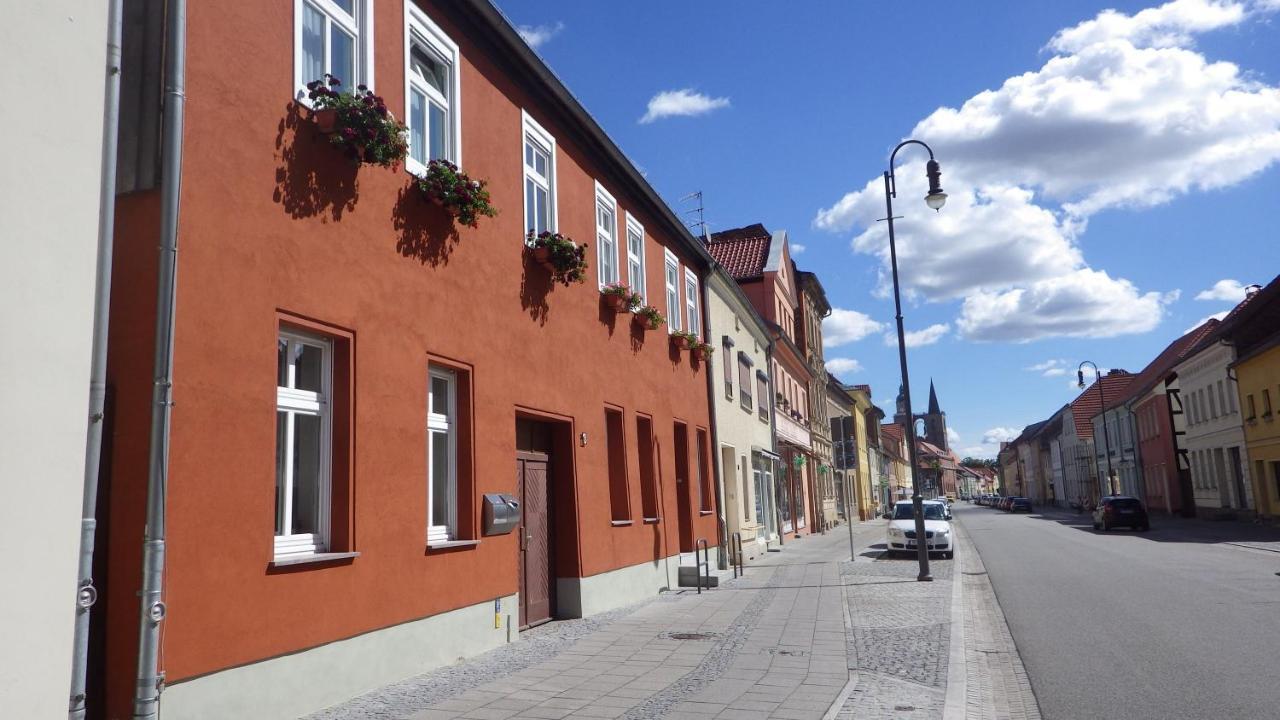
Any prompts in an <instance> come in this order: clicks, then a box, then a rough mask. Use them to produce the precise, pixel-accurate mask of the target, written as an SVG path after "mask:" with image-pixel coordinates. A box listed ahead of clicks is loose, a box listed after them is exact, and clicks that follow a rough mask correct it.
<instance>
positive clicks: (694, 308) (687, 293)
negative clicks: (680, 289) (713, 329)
mask: <svg viewBox="0 0 1280 720" xmlns="http://www.w3.org/2000/svg"><path fill="white" fill-rule="evenodd" d="M698 296H699V293H698V275H697V274H696V273H695V272H694V271H693V270H691V269H689V268H685V269H684V309H685V319H686V320H687V321H688V329H689V332H690V333H693V334H694V335H697V336H698V339H699V340H701V339H702V315H700V314H699V313H700V312H701V307H700V303H699V302H698Z"/></svg>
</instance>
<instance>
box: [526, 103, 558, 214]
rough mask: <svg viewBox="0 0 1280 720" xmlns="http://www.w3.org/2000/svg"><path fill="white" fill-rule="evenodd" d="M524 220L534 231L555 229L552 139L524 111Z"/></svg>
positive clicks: (554, 149)
mask: <svg viewBox="0 0 1280 720" xmlns="http://www.w3.org/2000/svg"><path fill="white" fill-rule="evenodd" d="M524 219H525V221H524V224H525V227H526V229H528V230H532V231H533V232H534V234H537V233H542V232H555V231H556V140H555V138H553V137H551V134H550V133H548V132H547V131H546V130H543V129H542V126H540V125H538V123H536V122H534V120H533V118H531V117H529V115H528V113H525V115H524Z"/></svg>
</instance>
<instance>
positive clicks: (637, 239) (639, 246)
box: [627, 213, 649, 305]
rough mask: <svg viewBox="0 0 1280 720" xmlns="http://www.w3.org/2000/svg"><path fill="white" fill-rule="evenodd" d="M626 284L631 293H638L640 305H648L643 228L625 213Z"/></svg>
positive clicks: (629, 214)
mask: <svg viewBox="0 0 1280 720" xmlns="http://www.w3.org/2000/svg"><path fill="white" fill-rule="evenodd" d="M627 283H628V284H629V285H630V286H631V292H634V293H639V294H640V297H641V301H640V302H641V304H642V305H648V304H649V292H648V291H647V290H646V289H645V269H644V226H643V225H641V224H640V223H639V221H637V220H636V219H635V217H633V216H632V215H631V213H627Z"/></svg>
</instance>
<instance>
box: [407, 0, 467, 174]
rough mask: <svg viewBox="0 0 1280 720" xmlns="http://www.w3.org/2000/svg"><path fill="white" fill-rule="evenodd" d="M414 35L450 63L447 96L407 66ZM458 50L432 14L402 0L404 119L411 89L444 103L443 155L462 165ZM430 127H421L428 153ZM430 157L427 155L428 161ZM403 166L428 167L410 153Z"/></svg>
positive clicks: (411, 169)
mask: <svg viewBox="0 0 1280 720" xmlns="http://www.w3.org/2000/svg"><path fill="white" fill-rule="evenodd" d="M415 35H416V36H417V37H418V38H419V39H421V40H422V41H423V42H424V43H426V45H428V46H429V47H430V49H431V50H432V51H433V52H435V53H436V54H437V55H438V56H440V59H442V60H444V61H445V63H446V64H447V65H448V66H449V97H448V98H444V97H440V93H439V91H438V90H436V89H435V88H433V87H431V86H430V85H427V84H426V83H424V82H423V81H422V80H420V79H419V78H417V77H416V76H415V75H414V74H413V73H412V72H410V70H409V62H410V58H411V57H412V49H413V38H414V36H415ZM460 58H461V53H460V52H459V51H458V44H457V43H455V42H454V41H453V39H452V38H450V37H449V36H448V35H446V34H445V32H444V31H443V30H441V29H440V27H439V26H438V25H436V24H435V23H433V22H431V18H429V17H427V15H426V13H424V12H422V8H420V7H418V5H417V3H415V2H412V0H407V1H406V2H405V4H404V122H405V124H406V125H409V124H410V123H411V122H412V117H411V116H410V114H409V108H410V102H409V98H410V93H411V92H412V91H413V90H415V89H416V90H418V91H419V92H421V93H423V94H424V95H426V96H427V98H428V99H430V100H435V101H436V102H437V103H439V104H440V105H442V106H444V108H445V113H446V120H447V121H448V123H449V129H448V131H447V132H446V133H445V144H446V148H445V156H444V159H446V160H448V161H450V162H452V163H453V164H454V165H457V166H458V167H459V168H461V167H462V73H461V72H460V68H459V64H460V63H459V59H460ZM429 132H430V128H429V127H428V128H424V129H423V133H422V136H423V137H424V138H428V140H427V141H426V142H427V145H428V154H430V150H429V148H430V142H431V141H430V139H429V138H430V135H429ZM409 138H410V142H412V138H413V133H412V132H410V133H409ZM431 159H432V158H429V157H428V158H427V160H428V162H430V160H431ZM404 167H405V170H407V171H409V172H411V173H413V174H414V175H422V174H424V173H426V171H427V167H426V165H424V164H423V163H420V162H418V161H417V160H415V159H414V158H413V157H411V156H406V157H405V162H404Z"/></svg>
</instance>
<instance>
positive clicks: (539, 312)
mask: <svg viewBox="0 0 1280 720" xmlns="http://www.w3.org/2000/svg"><path fill="white" fill-rule="evenodd" d="M522 256H523V258H524V278H523V279H522V280H521V281H520V306H521V307H523V308H524V309H525V310H526V311H528V313H529V317H530V318H531V319H532V320H535V321H537V323H538V324H539V325H546V324H547V313H548V312H549V311H550V309H551V308H550V306H548V305H547V295H548V294H550V292H551V287H552V280H551V271H549V270H547V269H546V268H544V267H542V266H541V265H539V264H538V263H536V262H534V261H533V255H532V254H531V253H529V252H527V251H522Z"/></svg>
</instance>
